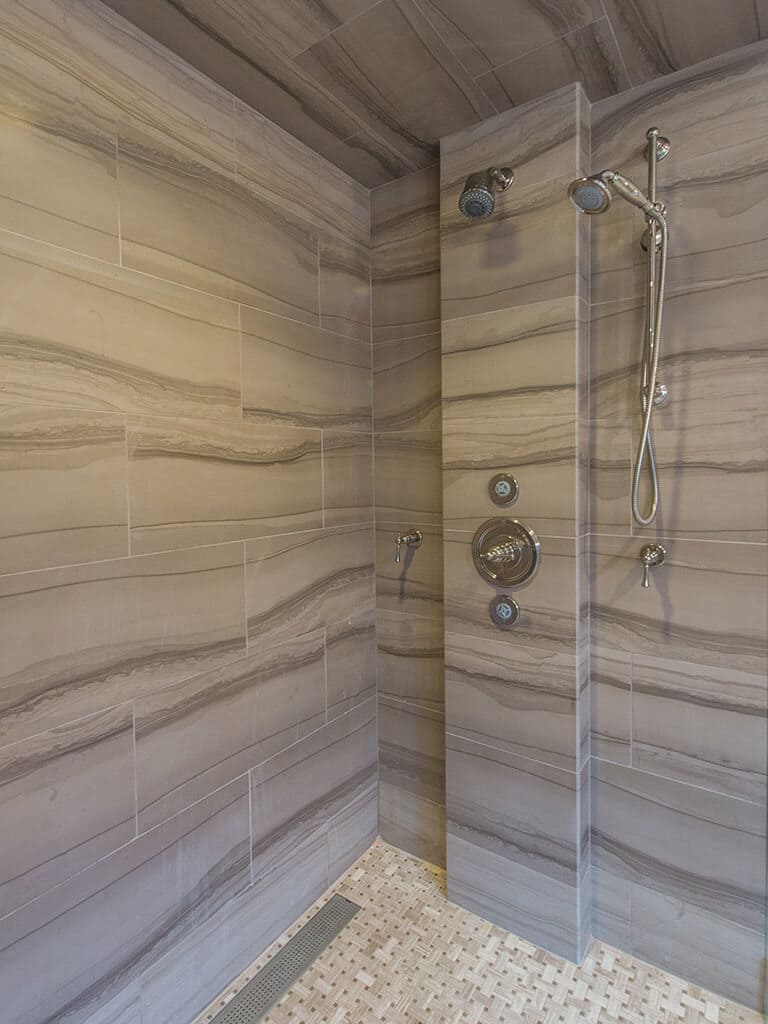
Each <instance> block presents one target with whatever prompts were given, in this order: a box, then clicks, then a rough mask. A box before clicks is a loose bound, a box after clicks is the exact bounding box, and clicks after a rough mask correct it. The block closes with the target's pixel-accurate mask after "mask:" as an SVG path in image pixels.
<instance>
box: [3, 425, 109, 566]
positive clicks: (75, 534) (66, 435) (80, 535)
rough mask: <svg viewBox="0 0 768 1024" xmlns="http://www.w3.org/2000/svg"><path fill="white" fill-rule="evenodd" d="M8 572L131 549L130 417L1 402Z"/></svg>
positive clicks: (88, 560) (92, 558)
mask: <svg viewBox="0 0 768 1024" xmlns="http://www.w3.org/2000/svg"><path fill="white" fill-rule="evenodd" d="M0 472H2V476H3V495H4V497H3V502H2V506H0V573H5V572H23V571H24V570H27V569H43V568H46V567H48V566H53V565H66V564H68V563H73V562H92V561H97V560H99V559H103V558H117V557H119V556H120V555H127V554H128V507H127V502H126V482H127V465H126V458H125V417H123V416H116V415H110V414H109V413H88V412H78V411H76V410H66V409H47V408H36V407H34V406H1V405H0Z"/></svg>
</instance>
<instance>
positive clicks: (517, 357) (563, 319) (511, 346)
mask: <svg viewBox="0 0 768 1024" xmlns="http://www.w3.org/2000/svg"><path fill="white" fill-rule="evenodd" d="M577 309H578V303H577V302H576V301H575V300H574V299H573V297H571V296H569V297H567V298H564V299H559V300H555V301H552V302H541V303H534V304H533V305H529V306H518V307H516V308H515V309H514V310H509V309H498V310H495V311H492V312H490V313H483V314H478V315H477V316H467V317H460V318H459V319H456V320H446V321H445V323H444V324H443V327H442V391H443V410H444V416H445V417H446V419H448V420H450V419H451V418H454V417H455V418H456V419H457V420H459V419H464V418H465V414H466V413H468V412H472V411H474V412H475V413H478V412H480V411H481V413H482V416H483V417H485V415H486V414H491V415H494V416H497V417H499V418H504V417H508V418H511V417H513V416H514V417H516V416H520V415H528V416H535V415H541V413H542V409H543V407H544V406H546V410H547V413H548V414H551V415H553V416H571V417H573V416H574V415H575V409H576V386H577V369H578V368H577V362H576V351H575V344H574V334H575V330H576V312H577ZM478 403H482V405H481V406H479V405H478Z"/></svg>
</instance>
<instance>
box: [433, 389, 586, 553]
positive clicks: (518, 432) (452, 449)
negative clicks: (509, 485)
mask: <svg viewBox="0 0 768 1024" xmlns="http://www.w3.org/2000/svg"><path fill="white" fill-rule="evenodd" d="M576 441H577V435H576V421H575V419H574V417H573V416H553V415H544V414H543V413H540V414H539V415H536V416H517V417H515V418H513V419H510V418H509V417H508V416H502V415H496V414H495V413H490V412H487V411H486V410H485V406H484V403H483V402H482V401H478V402H477V403H475V404H474V405H471V404H469V403H466V404H463V405H462V406H460V407H459V408H452V407H451V406H450V405H449V406H448V407H447V408H446V412H445V415H444V417H443V488H444V490H443V508H444V521H445V524H446V527H447V528H448V529H452V530H472V531H473V532H474V530H475V529H476V528H477V527H478V526H479V525H480V523H481V522H482V521H483V519H484V518H491V517H493V516H496V515H504V514H505V510H503V509H502V510H499V509H498V507H497V506H495V505H494V504H493V503H492V502H491V499H490V497H489V494H488V484H489V482H490V479H491V477H492V476H493V475H494V474H495V473H500V472H507V473H511V474H512V475H514V476H515V477H516V479H517V480H518V482H519V485H520V497H519V498H518V500H517V501H516V502H515V504H514V507H513V508H512V509H511V511H509V512H508V514H509V515H513V516H519V517H520V518H522V519H523V520H525V521H526V522H535V523H536V524H537V526H536V529H540V530H542V531H543V532H544V533H547V534H550V535H557V536H561V537H568V536H575V535H576V534H577V533H578V532H580V530H581V526H580V524H579V523H578V522H577V519H576V513H577V509H576V474H577V462H576Z"/></svg>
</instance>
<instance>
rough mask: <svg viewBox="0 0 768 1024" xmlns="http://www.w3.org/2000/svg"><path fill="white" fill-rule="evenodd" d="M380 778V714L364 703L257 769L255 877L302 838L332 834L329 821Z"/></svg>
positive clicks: (253, 795) (253, 804)
mask: <svg viewBox="0 0 768 1024" xmlns="http://www.w3.org/2000/svg"><path fill="white" fill-rule="evenodd" d="M375 778H376V714H375V707H374V702H373V701H366V703H364V704H360V705H359V706H358V707H356V708H354V709H353V710H352V711H350V712H349V713H348V714H346V715H342V716H341V717H340V718H337V719H335V720H334V721H333V722H331V723H330V724H329V725H326V726H324V727H323V728H322V729H319V730H318V731H317V732H314V733H312V735H311V736H308V737H306V739H304V740H301V741H300V742H299V743H296V744H294V746H292V747H289V748H288V749H287V750H285V751H283V752H282V753H281V754H278V755H277V756H276V757H273V758H272V759H271V760H269V761H267V762H265V764H263V765H261V767H259V768H257V769H255V770H254V771H253V773H252V785H251V814H252V843H253V861H252V873H253V879H254V881H259V880H261V879H263V878H264V877H265V876H266V875H267V873H268V872H269V871H271V870H273V869H274V868H275V866H276V865H278V864H279V863H280V861H281V860H283V859H284V857H285V856H286V855H288V854H289V853H290V852H291V851H292V850H293V849H294V848H295V847H296V846H297V844H299V843H303V842H306V841H308V840H309V839H310V838H311V837H312V836H314V835H317V834H320V835H322V836H323V837H325V836H326V835H327V829H328V821H329V819H330V818H331V817H333V816H334V815H336V814H338V813H339V812H340V811H341V810H343V809H344V808H346V807H348V806H349V804H350V802H351V801H352V800H353V799H354V798H355V797H358V796H360V794H361V793H363V792H366V791H368V790H369V789H370V787H371V784H372V783H373V781H374V780H375Z"/></svg>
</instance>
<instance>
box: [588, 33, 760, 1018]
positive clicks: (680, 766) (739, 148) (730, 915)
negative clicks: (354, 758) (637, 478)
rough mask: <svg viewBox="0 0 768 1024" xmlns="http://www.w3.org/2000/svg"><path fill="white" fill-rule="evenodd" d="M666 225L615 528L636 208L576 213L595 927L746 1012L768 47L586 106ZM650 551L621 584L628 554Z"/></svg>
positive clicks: (630, 411) (637, 271)
mask: <svg viewBox="0 0 768 1024" xmlns="http://www.w3.org/2000/svg"><path fill="white" fill-rule="evenodd" d="M653 124H656V125H658V126H659V128H660V129H661V130H662V132H663V133H664V134H666V135H668V136H669V138H670V139H671V141H672V152H671V154H670V156H669V157H668V158H667V159H666V160H665V161H664V162H663V163H661V164H659V197H660V198H661V199H662V200H663V201H664V202H665V203H666V205H667V207H668V215H669V221H670V226H671V244H670V265H669V285H668V295H669V298H668V301H667V304H666V315H665V328H664V340H663V350H662V379H663V381H664V382H665V383H666V384H667V386H668V387H669V390H670V399H669V401H668V403H667V405H665V406H664V407H662V408H659V409H658V410H657V413H656V417H655V424H656V426H655V435H654V436H655V448H656V455H657V459H658V465H659V476H660V482H661V492H662V498H661V508H660V511H659V514H658V517H657V521H656V523H655V524H654V526H653V527H651V528H649V529H646V530H643V529H638V528H637V527H635V526H634V525H633V523H632V519H631V516H630V509H629V485H630V461H631V457H632V449H631V446H632V443H633V441H635V440H636V437H637V420H638V414H637V408H638V372H639V370H638V361H639V358H640V353H641V337H642V330H643V311H642V287H643V278H642V260H643V253H642V251H641V249H640V246H639V240H640V235H641V232H642V230H643V223H642V215H639V214H637V213H635V212H634V211H633V210H632V208H630V207H629V206H627V205H626V204H623V203H621V202H619V201H618V200H617V201H615V202H614V204H613V206H612V208H611V210H610V212H609V213H608V214H607V215H606V216H604V217H599V218H594V220H593V235H592V239H593V248H594V261H593V271H594V276H593V301H594V305H593V307H592V350H591V365H592V382H591V383H592V388H591V403H590V405H591V416H592V418H593V424H592V429H591V449H592V466H591V469H592V474H591V476H592V488H591V498H592V512H591V529H592V533H593V537H592V553H591V560H590V574H591V577H592V622H593V640H594V649H593V658H592V687H593V691H594V696H595V719H594V733H593V750H592V752H593V755H594V760H593V765H594V790H593V806H592V820H593V839H592V850H593V863H594V898H595V918H594V930H595V933H596V934H597V935H599V936H601V937H603V938H605V939H608V940H609V941H611V942H613V943H615V944H616V945H618V946H621V947H623V948H625V949H630V950H631V951H632V953H634V954H636V955H637V956H638V957H640V958H642V959H644V960H649V961H651V962H652V963H655V964H660V965H662V966H663V967H665V968H667V969H668V970H670V971H672V972H674V973H676V974H680V975H683V976H684V977H687V978H691V979H693V980H695V981H697V982H699V983H701V984H703V985H705V986H707V987H708V988H711V989H714V990H716V991H719V992H721V993H723V994H725V995H728V996H731V997H733V998H735V999H737V1000H740V1001H741V1002H744V1003H747V1004H749V1005H750V1006H757V1005H758V1004H759V1000H760V997H761V990H762V988H763V986H764V984H765V980H764V963H763V957H764V955H765V947H764V926H765V913H764V912H765V822H766V639H767V638H766V632H767V630H768V608H767V605H766V556H767V554H768V548H767V547H766V539H767V538H766V526H767V523H768V507H767V502H768V472H767V469H768V464H767V459H768V454H767V452H766V448H767V447H768V446H767V441H768V432H767V431H766V423H767V421H768V408H767V407H766V394H768V300H767V299H766V295H767V294H768V249H767V248H766V225H768V166H767V165H766V153H767V152H768V47H767V46H766V45H765V44H756V45H755V46H754V47H750V48H748V49H744V50H741V51H736V52H735V53H734V54H733V55H731V56H730V57H723V58H718V59H716V60H713V61H710V62H707V63H706V64H702V65H699V66H697V67H695V68H692V69H690V70H689V71H685V72H680V73H678V74H676V75H674V76H671V77H669V78H667V79H664V80H662V81H660V82H657V83H655V84H654V85H649V86H644V87H642V88H640V89H635V90H633V91H632V92H629V93H625V94H624V95H623V96H621V97H616V98H614V99H611V100H606V101H604V102H601V103H598V104H596V105H595V106H594V107H593V108H592V133H593V152H592V165H593V167H609V166H610V167H619V168H620V169H623V170H624V171H625V172H627V173H629V174H630V175H632V176H633V177H634V178H635V179H636V180H637V181H640V182H644V181H645V162H644V158H643V155H642V149H643V146H644V144H645V132H646V130H647V129H648V128H649V127H650V126H651V125H653ZM648 540H658V541H659V542H661V543H662V544H664V546H665V547H666V549H667V552H668V558H667V563H666V565H664V566H663V567H661V568H659V569H658V570H657V571H655V572H654V573H653V574H652V578H651V586H650V588H649V589H648V590H642V589H641V587H640V581H641V567H640V563H639V561H638V556H639V552H640V548H641V547H642V545H643V544H644V543H646V542H647V541H648Z"/></svg>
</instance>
